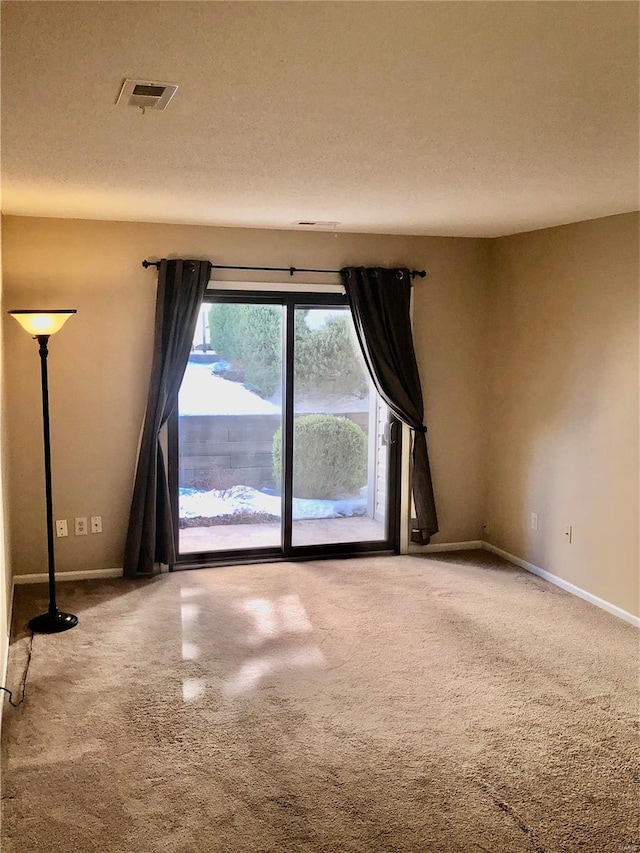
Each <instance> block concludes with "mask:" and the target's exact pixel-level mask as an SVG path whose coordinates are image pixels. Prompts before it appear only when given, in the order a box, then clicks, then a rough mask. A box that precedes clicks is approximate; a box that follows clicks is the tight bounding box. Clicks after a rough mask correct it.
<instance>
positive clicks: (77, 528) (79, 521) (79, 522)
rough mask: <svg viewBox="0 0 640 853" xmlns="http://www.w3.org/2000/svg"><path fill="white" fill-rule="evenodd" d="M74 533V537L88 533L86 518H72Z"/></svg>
mask: <svg viewBox="0 0 640 853" xmlns="http://www.w3.org/2000/svg"><path fill="white" fill-rule="evenodd" d="M73 524H74V532H75V534H76V536H86V535H87V533H88V532H89V531H88V530H87V517H86V515H85V517H84V518H74V520H73Z"/></svg>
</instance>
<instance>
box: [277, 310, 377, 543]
mask: <svg viewBox="0 0 640 853" xmlns="http://www.w3.org/2000/svg"><path fill="white" fill-rule="evenodd" d="M294 310H295V320H294V324H295V346H294V371H293V389H292V394H293V415H294V418H293V498H292V503H293V507H292V512H293V521H292V537H291V544H292V546H293V547H294V548H295V547H298V546H309V545H318V546H326V545H335V544H336V543H358V542H382V541H384V540H386V539H387V538H388V531H387V517H386V516H387V500H386V496H387V491H388V485H387V471H388V467H389V466H388V459H387V447H386V437H387V435H388V432H389V429H388V410H387V408H386V407H385V406H384V404H383V403H382V401H381V400H380V398H379V396H378V394H377V392H376V391H375V389H374V387H373V384H372V383H371V381H370V379H369V375H368V372H367V369H366V366H365V363H364V359H363V357H362V354H361V352H360V348H359V345H358V342H357V339H356V333H355V329H354V326H353V320H352V318H351V313H350V311H349V309H348V308H347V307H346V306H345V307H333V306H331V307H324V306H318V307H303V306H296V307H295V309H294Z"/></svg>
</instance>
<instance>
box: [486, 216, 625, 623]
mask: <svg viewBox="0 0 640 853" xmlns="http://www.w3.org/2000/svg"><path fill="white" fill-rule="evenodd" d="M638 284H639V280H638V215H637V214H627V215H623V216H614V217H609V218H606V219H600V220H594V221H591V222H583V223H577V224H575V225H568V226H565V227H562V228H552V229H548V230H544V231H536V232H531V233H528V234H520V235H516V236H513V237H506V238H501V239H499V240H497V241H495V242H494V246H493V272H492V285H491V293H490V299H491V305H490V316H491V328H490V330H489V334H488V337H487V343H488V346H489V349H490V350H491V353H492V368H491V392H490V397H489V415H490V419H489V424H488V425H489V441H488V454H487V470H486V482H487V499H486V519H485V521H486V527H487V530H486V533H485V539H488V540H489V541H490V542H492V543H493V544H495V545H497V546H499V547H501V548H504V549H505V550H507V551H509V552H510V553H512V554H515V555H516V556H518V557H520V558H522V559H525V560H527V561H529V562H531V563H534V564H535V565H537V566H539V567H541V568H543V569H546V570H547V571H549V572H552V573H553V574H555V575H558V576H559V577H561V578H563V579H565V580H566V581H569V582H570V583H573V584H576V585H577V586H579V587H581V588H582V589H584V590H587V591H588V592H590V593H592V594H593V595H596V596H598V597H600V598H603V599H605V600H607V601H609V602H611V603H612V604H615V605H617V606H619V607H621V608H623V609H624V610H627V611H629V612H631V613H634V614H638V612H639V608H638V573H639V563H638V526H639V507H638ZM531 512H537V513H539V530H538V531H537V532H536V531H533V530H531V529H530V528H529V513H531ZM568 525H572V526H573V542H572V543H571V544H568V543H567V542H566V541H565V535H564V531H565V528H566V527H567V526H568Z"/></svg>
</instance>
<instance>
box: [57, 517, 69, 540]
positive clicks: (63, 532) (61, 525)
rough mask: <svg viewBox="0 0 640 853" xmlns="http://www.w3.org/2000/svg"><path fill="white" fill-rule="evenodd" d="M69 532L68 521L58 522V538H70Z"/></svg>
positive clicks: (62, 519)
mask: <svg viewBox="0 0 640 853" xmlns="http://www.w3.org/2000/svg"><path fill="white" fill-rule="evenodd" d="M68 535H69V530H68V528H67V519H66V518H61V519H59V520H58V521H56V536H57V537H58V538H60V537H61V536H68Z"/></svg>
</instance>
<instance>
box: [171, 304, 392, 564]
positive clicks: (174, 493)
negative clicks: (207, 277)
mask: <svg viewBox="0 0 640 853" xmlns="http://www.w3.org/2000/svg"><path fill="white" fill-rule="evenodd" d="M202 301H203V303H205V302H210V303H213V302H221V303H228V304H234V303H235V304H253V305H279V306H282V307H284V309H285V310H284V322H283V330H282V332H283V342H282V346H283V349H282V352H283V364H282V401H283V404H284V408H283V411H282V421H281V424H282V512H281V520H282V521H281V542H280V545H279V546H278V547H261V548H237V549H228V550H225V551H203V552H192V553H189V554H180V552H179V542H180V528H179V521H180V519H179V453H180V447H179V411H178V397H177V395H176V400H175V405H174V407H173V411H172V413H171V415H170V417H169V420H168V424H167V427H168V432H167V449H168V454H169V460H168V477H169V491H170V496H171V503H172V514H173V522H174V530H173V533H174V538H175V542H176V553H177V555H178V557H177V560H176V562H175V563H174V564H172V565H171V566H170V567H169V570H170V571H174V570H177V569H192V568H201V567H207V566H223V565H234V564H240V563H256V562H271V561H293V560H295V561H297V560H313V559H321V558H326V557H348V556H355V555H357V554H362V553H371V552H375V553H380V554H399V553H400V504H401V500H400V494H401V493H400V485H401V472H400V465H401V459H402V432H403V430H402V423H401V422H400V421H399V420H398V418H396V417H395V415H394V414H393V413H392V412H391V411H389V424H390V433H391V435H392V441H391V443H390V444H389V445H388V450H389V453H388V457H389V458H388V462H387V518H386V524H387V538H386V539H384V540H378V541H360V542H338V543H333V544H331V543H327V544H322V545H293V544H292V541H291V540H292V533H293V503H292V498H293V453H294V449H293V428H294V421H295V409H294V403H295V400H294V369H295V309H296V308H314V307H316V306H319V305H326V306H328V307H330V306H335V307H347V308H348V301H347V297H346V295H345V294H344V293H339V292H335V291H333V292H327V293H321V292H318V291H305V290H296V291H293V290H289V289H288V290H286V291H285V290H272V291H265V290H244V289H243V290H227V289H224V290H222V289H221V290H215V289H209V290H207V292H206V293H205V296H204V298H203V300H202ZM239 526H240V527H241V525H239Z"/></svg>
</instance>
